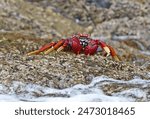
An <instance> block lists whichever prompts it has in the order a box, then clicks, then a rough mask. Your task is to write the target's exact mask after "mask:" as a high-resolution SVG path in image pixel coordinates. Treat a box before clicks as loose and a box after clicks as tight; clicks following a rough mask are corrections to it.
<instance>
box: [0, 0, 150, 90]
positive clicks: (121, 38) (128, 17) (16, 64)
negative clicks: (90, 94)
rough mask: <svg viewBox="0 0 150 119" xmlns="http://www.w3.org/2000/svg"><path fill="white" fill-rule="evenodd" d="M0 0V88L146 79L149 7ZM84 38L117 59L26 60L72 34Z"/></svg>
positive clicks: (138, 2) (86, 0)
mask: <svg viewBox="0 0 150 119" xmlns="http://www.w3.org/2000/svg"><path fill="white" fill-rule="evenodd" d="M97 2H98V1H97V0H96V1H94V0H83V1H78V0H62V1H59V2H58V0H51V1H48V0H36V1H35V0H18V1H16V0H8V1H5V0H1V1H0V83H2V84H5V85H9V84H11V82H12V81H21V82H25V83H35V84H40V85H43V86H48V87H55V88H59V89H62V88H66V87H70V86H73V85H75V84H79V83H82V84H89V83H90V82H91V80H92V79H93V77H96V76H101V75H106V76H108V77H110V78H114V79H118V80H130V79H132V78H133V77H135V76H139V77H141V78H142V79H145V80H148V79H149V74H148V73H149V72H150V62H149V61H150V30H149V29H150V19H149V17H150V8H149V7H148V6H149V4H150V3H149V1H146V0H132V1H129V0H124V1H120V0H104V1H103V2H100V1H99V2H98V3H97ZM77 32H81V33H89V34H91V36H92V37H97V38H101V39H102V40H104V41H105V42H107V43H108V44H110V45H112V46H113V47H114V48H115V49H116V50H117V52H118V55H119V56H120V58H121V59H122V61H121V62H115V61H113V60H112V59H111V58H110V57H108V58H105V57H102V56H101V53H99V54H97V55H94V56H88V57H87V56H84V55H83V54H81V55H78V56H77V55H75V54H73V53H70V52H61V53H59V54H56V53H55V52H53V53H52V54H50V55H46V56H44V55H39V56H30V57H29V56H26V53H27V52H29V51H32V50H34V49H37V48H38V47H40V46H41V45H43V44H45V43H47V42H50V41H51V40H58V39H60V38H66V37H68V36H70V35H71V34H73V33H77Z"/></svg>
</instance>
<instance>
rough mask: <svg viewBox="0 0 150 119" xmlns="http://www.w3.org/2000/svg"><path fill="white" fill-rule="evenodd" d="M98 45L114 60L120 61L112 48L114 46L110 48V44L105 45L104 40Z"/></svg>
mask: <svg viewBox="0 0 150 119" xmlns="http://www.w3.org/2000/svg"><path fill="white" fill-rule="evenodd" d="M100 46H101V47H102V49H103V50H104V51H105V52H106V56H109V55H111V56H112V58H113V59H114V60H115V61H120V60H119V58H118V56H117V53H116V51H115V50H114V48H112V47H111V46H109V45H106V44H105V43H104V42H102V41H100Z"/></svg>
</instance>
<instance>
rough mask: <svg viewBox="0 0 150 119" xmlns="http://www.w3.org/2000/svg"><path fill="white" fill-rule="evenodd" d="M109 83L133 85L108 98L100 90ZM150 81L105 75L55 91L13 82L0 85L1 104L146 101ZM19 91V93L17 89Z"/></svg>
mask: <svg viewBox="0 0 150 119" xmlns="http://www.w3.org/2000/svg"><path fill="white" fill-rule="evenodd" d="M106 84H107V85H109V84H116V85H119V86H121V85H124V84H125V85H132V87H131V88H129V89H124V90H121V91H118V92H113V93H112V94H111V95H107V93H106V92H104V91H103V89H102V87H103V86H105V85H106ZM149 87H150V81H149V80H142V79H140V78H139V77H135V78H134V79H133V80H130V81H122V80H115V79H112V78H108V77H106V76H100V77H96V78H94V79H93V81H92V82H91V83H90V84H89V85H83V84H77V85H75V86H73V87H70V88H66V89H61V90H60V89H54V88H49V87H42V86H39V85H35V84H24V83H21V82H16V81H14V82H13V83H12V85H11V86H10V87H9V90H8V87H6V86H4V85H0V93H1V94H0V101H42V102H43V101H61V102H62V101H71V102H74V101H86V102H88V101H90V102H91V101H92V102H94V101H105V102H106V101H109V102H115V101H119V102H120V101H123V102H125V101H148V100H150V99H148V97H150V96H149V95H148V94H147V90H149ZM18 89H19V90H18Z"/></svg>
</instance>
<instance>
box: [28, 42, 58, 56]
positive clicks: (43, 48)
mask: <svg viewBox="0 0 150 119" xmlns="http://www.w3.org/2000/svg"><path fill="white" fill-rule="evenodd" d="M55 44H56V43H55V42H51V43H49V44H46V45H44V46H42V47H41V48H40V49H39V50H35V51H32V52H29V53H27V55H28V56H30V55H37V54H39V53H40V52H43V51H45V50H47V49H48V48H50V47H52V46H53V45H55Z"/></svg>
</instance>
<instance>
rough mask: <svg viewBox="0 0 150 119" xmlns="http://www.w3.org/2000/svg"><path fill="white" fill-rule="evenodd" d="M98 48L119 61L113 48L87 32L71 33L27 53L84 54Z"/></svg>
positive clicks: (94, 51)
mask: <svg viewBox="0 0 150 119" xmlns="http://www.w3.org/2000/svg"><path fill="white" fill-rule="evenodd" d="M99 46H100V47H99ZM99 49H102V50H103V51H104V53H105V54H104V55H105V56H109V55H111V56H112V58H113V59H114V60H116V61H119V58H118V56H117V54H116V52H115V50H114V48H112V47H111V46H109V45H107V44H106V43H104V42H103V41H100V40H99V39H92V38H90V36H89V35H88V34H81V33H79V34H77V35H73V36H72V37H70V38H67V39H61V40H59V41H57V42H51V43H49V44H46V45H44V46H42V47H41V48H40V49H38V50H35V51H32V52H29V53H28V54H27V55H37V54H40V53H41V52H43V53H44V54H48V53H50V52H52V51H53V50H56V51H57V52H60V51H62V50H68V51H73V52H74V53H75V54H80V53H84V54H85V55H94V54H95V53H97V52H98V51H99Z"/></svg>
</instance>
